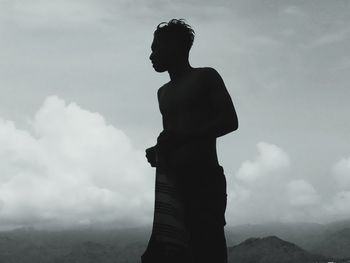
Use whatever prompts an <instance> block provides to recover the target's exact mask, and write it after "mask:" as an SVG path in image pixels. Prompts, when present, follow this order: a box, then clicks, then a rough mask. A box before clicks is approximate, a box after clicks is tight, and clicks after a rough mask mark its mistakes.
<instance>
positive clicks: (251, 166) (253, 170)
mask: <svg viewBox="0 0 350 263" xmlns="http://www.w3.org/2000/svg"><path fill="white" fill-rule="evenodd" d="M257 149H258V156H257V157H256V159H255V160H254V161H250V160H248V161H245V162H243V163H242V165H241V166H240V168H239V170H238V172H237V175H236V177H237V179H239V180H240V181H243V182H246V183H250V182H254V181H255V180H258V179H260V178H263V177H266V176H270V175H272V174H275V173H276V172H279V171H281V170H283V169H285V168H287V167H289V165H290V161H289V156H288V154H287V153H286V152H284V151H283V150H282V149H281V148H279V147H278V146H276V145H274V144H269V143H266V142H260V143H258V144H257Z"/></svg>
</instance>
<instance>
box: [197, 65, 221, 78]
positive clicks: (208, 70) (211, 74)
mask: <svg viewBox="0 0 350 263" xmlns="http://www.w3.org/2000/svg"><path fill="white" fill-rule="evenodd" d="M196 70H197V72H198V74H199V75H200V77H201V78H203V79H206V80H218V79H220V78H221V76H220V74H219V72H218V71H217V70H216V69H215V68H213V67H200V68H196Z"/></svg>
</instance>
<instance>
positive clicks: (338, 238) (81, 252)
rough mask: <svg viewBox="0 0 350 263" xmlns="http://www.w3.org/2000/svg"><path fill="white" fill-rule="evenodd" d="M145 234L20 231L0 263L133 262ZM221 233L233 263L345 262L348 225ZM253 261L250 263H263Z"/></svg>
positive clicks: (3, 239) (6, 237)
mask: <svg viewBox="0 0 350 263" xmlns="http://www.w3.org/2000/svg"><path fill="white" fill-rule="evenodd" d="M150 230H151V226H144V227H139V228H132V229H126V228H124V229H110V228H109V229H107V228H102V227H100V228H93V227H92V228H89V227H85V228H80V229H73V228H72V229H66V230H54V231H49V230H36V229H34V228H20V229H15V230H12V231H4V232H0V263H2V262H4V263H5V262H6V263H38V262H42V263H89V262H99V263H107V262H111V263H115V262H118V263H133V262H135V263H136V262H139V261H140V256H141V255H142V253H143V252H144V251H145V249H146V246H147V241H148V239H149V237H150ZM204 231H205V230H204ZM225 231H226V239H227V244H228V247H229V256H230V258H234V257H235V258H237V260H238V259H242V260H243V258H246V259H250V258H251V257H254V255H255V256H256V255H260V254H257V253H263V254H262V255H263V256H264V257H263V258H266V257H267V258H268V259H269V260H272V259H275V258H283V257H284V256H286V257H287V255H289V254H288V253H290V255H293V256H292V257H291V258H292V259H294V257H295V258H303V257H304V258H307V259H308V258H311V259H314V257H315V256H314V254H319V255H323V256H324V257H329V258H349V259H350V221H343V222H337V223H332V224H326V225H321V224H310V223H295V224H281V223H270V224H262V225H243V226H235V227H230V226H226V230H225ZM266 236H270V237H269V238H265V237H266ZM271 236H275V237H271ZM276 236H278V238H277V237H276ZM251 237H256V238H253V239H252V238H251ZM247 239H248V240H247ZM283 240H286V241H288V242H286V241H283ZM292 243H293V244H292ZM294 244H295V245H294ZM248 251H249V252H248ZM269 251H270V252H269ZM309 252H310V253H309ZM268 255H270V257H271V258H272V259H271V258H269V257H268ZM254 260H256V259H255V258H254ZM254 260H253V259H252V261H251V262H252V263H259V262H265V261H254ZM259 260H260V259H259ZM232 262H234V263H239V262H249V261H232ZM266 262H267V261H266ZM273 262H274V261H269V263H273ZM276 262H279V263H283V262H294V261H276ZM300 262H308V261H305V260H304V261H300ZM300 262H298V263H300ZM337 262H341V261H337ZM349 262H350V261H349Z"/></svg>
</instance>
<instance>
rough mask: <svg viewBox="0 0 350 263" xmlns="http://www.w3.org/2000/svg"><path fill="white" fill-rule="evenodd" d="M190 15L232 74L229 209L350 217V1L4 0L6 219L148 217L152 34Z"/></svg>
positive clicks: (206, 45) (1, 93) (50, 221)
mask: <svg viewBox="0 0 350 263" xmlns="http://www.w3.org/2000/svg"><path fill="white" fill-rule="evenodd" d="M171 18H185V19H186V20H187V22H188V23H189V24H191V25H192V26H193V28H194V30H195V32H196V38H195V43H194V45H193V48H192V51H191V57H190V61H191V64H192V66H194V67H201V66H210V67H214V68H215V69H217V71H218V72H219V73H220V74H221V76H222V77H223V79H224V81H225V84H226V86H227V89H228V90H229V92H230V94H231V96H232V99H233V101H234V104H235V107H236V110H237V114H238V117H239V124H240V127H239V130H237V131H235V132H234V133H231V134H229V135H227V136H225V137H223V138H219V139H218V154H219V159H220V162H221V164H222V166H223V167H224V170H225V174H226V178H227V182H228V192H229V202H228V207H227V212H226V219H227V222H228V224H229V225H234V224H242V223H262V222H265V221H271V220H273V221H287V222H288V221H311V222H329V221H333V220H339V219H344V218H349V217H350V148H349V147H348V145H349V141H350V122H349V121H348V116H349V115H350V107H348V101H349V99H350V91H349V88H348V85H349V82H350V77H349V69H350V56H349V48H348V47H349V44H350V43H349V42H350V41H349V40H350V38H349V35H350V2H349V1H345V0H344V1H341V0H337V1H326V0H324V1H322V0H317V1H316V0H309V1H280V0H266V1H260V0H259V1H258V0H256V1H247V0H244V1H243V0H242V1H223V0H222V1H215V2H214V1H212V2H209V1H195V0H191V1H164V0H163V1H149V0H148V1H146V0H143V1H141V0H140V1H136V0H135V1H127V0H123V1H110V0H84V1H83V0H71V1H63V0H49V1H48V0H1V1H0V34H1V36H2V38H1V39H2V41H1V42H0V58H1V59H0V226H1V227H2V228H6V227H13V226H22V225H32V226H53V225H62V224H63V225H75V224H89V223H95V222H97V223H99V222H102V223H104V222H113V224H115V225H118V226H125V227H128V226H135V225H140V224H148V223H150V222H151V220H152V216H153V198H154V196H153V195H154V169H153V168H151V167H149V166H148V165H147V162H146V160H145V159H144V149H145V148H146V147H149V146H151V145H153V144H154V143H155V141H156V137H157V135H158V133H159V132H160V131H161V117H160V113H159V111H158V105H157V98H156V91H157V89H158V88H159V87H160V86H161V85H162V84H163V83H164V82H167V81H168V75H167V73H163V74H158V73H156V72H154V71H153V69H152V67H151V65H150V62H149V59H148V57H149V55H150V44H151V41H152V37H153V31H154V29H155V27H156V26H157V25H158V23H160V22H163V21H169V20H170V19H171Z"/></svg>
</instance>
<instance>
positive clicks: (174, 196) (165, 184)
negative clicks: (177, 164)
mask: <svg viewBox="0 0 350 263" xmlns="http://www.w3.org/2000/svg"><path fill="white" fill-rule="evenodd" d="M152 234H153V237H154V240H155V241H156V242H160V243H166V244H169V245H174V246H179V247H182V248H188V245H189V236H188V233H187V231H186V228H185V224H184V204H183V196H182V194H181V189H180V185H179V182H178V181H177V178H176V176H175V175H174V174H172V171H170V170H165V169H162V168H157V169H156V180H155V203H154V219H153V231H152Z"/></svg>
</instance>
